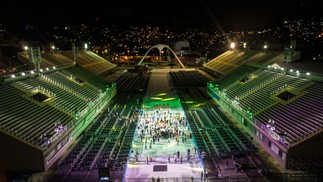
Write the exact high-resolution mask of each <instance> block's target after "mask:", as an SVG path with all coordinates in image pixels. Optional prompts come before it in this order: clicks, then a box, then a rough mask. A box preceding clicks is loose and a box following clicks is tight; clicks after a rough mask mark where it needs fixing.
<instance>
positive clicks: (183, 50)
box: [173, 40, 191, 56]
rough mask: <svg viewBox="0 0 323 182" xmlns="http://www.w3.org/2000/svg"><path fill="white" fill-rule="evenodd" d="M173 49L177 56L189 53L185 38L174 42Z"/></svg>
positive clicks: (188, 45)
mask: <svg viewBox="0 0 323 182" xmlns="http://www.w3.org/2000/svg"><path fill="white" fill-rule="evenodd" d="M173 50H174V52H175V53H176V55H179V56H183V55H189V54H190V53H191V48H190V43H189V42H188V41H186V40H185V41H178V42H175V44H174V48H173Z"/></svg>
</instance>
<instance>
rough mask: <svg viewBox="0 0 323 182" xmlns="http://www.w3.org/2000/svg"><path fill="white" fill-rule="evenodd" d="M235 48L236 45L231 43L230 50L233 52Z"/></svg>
mask: <svg viewBox="0 0 323 182" xmlns="http://www.w3.org/2000/svg"><path fill="white" fill-rule="evenodd" d="M235 46H236V44H235V43H234V42H231V44H230V48H231V50H233V49H234V48H235Z"/></svg>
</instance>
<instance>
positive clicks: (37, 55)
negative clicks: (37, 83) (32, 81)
mask: <svg viewBox="0 0 323 182" xmlns="http://www.w3.org/2000/svg"><path fill="white" fill-rule="evenodd" d="M29 61H30V62H31V63H33V64H34V65H35V70H36V74H39V71H40V62H41V52H40V48H39V47H36V48H33V47H30V49H29Z"/></svg>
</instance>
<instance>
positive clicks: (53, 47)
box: [52, 46, 55, 54]
mask: <svg viewBox="0 0 323 182" xmlns="http://www.w3.org/2000/svg"><path fill="white" fill-rule="evenodd" d="M52 51H53V54H54V51H55V46H52Z"/></svg>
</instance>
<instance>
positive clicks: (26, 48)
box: [24, 46, 28, 56]
mask: <svg viewBox="0 0 323 182" xmlns="http://www.w3.org/2000/svg"><path fill="white" fill-rule="evenodd" d="M24 49H25V54H26V56H27V55H28V54H27V53H28V46H25V47H24Z"/></svg>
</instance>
